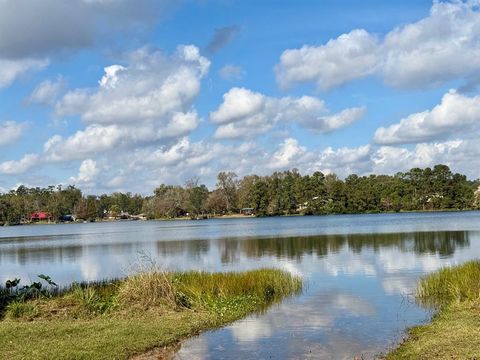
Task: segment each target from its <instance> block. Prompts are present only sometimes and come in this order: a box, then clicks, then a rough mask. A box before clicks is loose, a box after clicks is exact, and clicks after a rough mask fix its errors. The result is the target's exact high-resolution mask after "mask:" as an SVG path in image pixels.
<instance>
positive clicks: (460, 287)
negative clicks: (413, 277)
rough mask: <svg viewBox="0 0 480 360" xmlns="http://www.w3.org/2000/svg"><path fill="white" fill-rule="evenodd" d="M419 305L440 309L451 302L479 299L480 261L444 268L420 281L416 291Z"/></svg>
mask: <svg viewBox="0 0 480 360" xmlns="http://www.w3.org/2000/svg"><path fill="white" fill-rule="evenodd" d="M416 297H417V299H418V301H419V302H420V303H421V304H424V305H427V306H434V307H442V306H444V305H448V304H450V303H452V302H462V301H468V300H473V301H475V300H479V299H480V261H479V260H474V261H469V262H466V263H465V264H462V265H459V266H455V267H445V268H443V269H440V270H438V271H436V272H434V273H432V274H429V275H427V276H425V277H423V278H422V279H420V282H419V284H418V287H417V290H416Z"/></svg>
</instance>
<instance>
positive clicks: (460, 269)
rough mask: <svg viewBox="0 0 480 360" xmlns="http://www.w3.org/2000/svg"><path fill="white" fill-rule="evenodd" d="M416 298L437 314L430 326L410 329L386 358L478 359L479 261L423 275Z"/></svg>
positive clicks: (479, 340)
mask: <svg viewBox="0 0 480 360" xmlns="http://www.w3.org/2000/svg"><path fill="white" fill-rule="evenodd" d="M416 296H417V300H418V301H419V303H421V304H423V305H426V306H432V307H434V308H435V309H437V313H436V315H435V316H434V317H433V319H432V322H431V323H430V324H428V325H424V326H417V327H414V328H411V329H410V330H409V334H408V335H409V336H408V338H407V340H406V341H405V342H404V343H402V344H401V345H400V346H399V347H398V348H397V349H395V350H394V351H392V352H391V353H389V354H388V355H387V356H386V359H389V360H397V359H480V262H479V261H471V262H467V263H465V264H463V265H461V266H457V267H452V268H444V269H441V270H439V271H437V272H434V273H432V274H430V275H427V276H426V277H424V278H422V279H421V280H420V282H419V285H418V287H417V293H416Z"/></svg>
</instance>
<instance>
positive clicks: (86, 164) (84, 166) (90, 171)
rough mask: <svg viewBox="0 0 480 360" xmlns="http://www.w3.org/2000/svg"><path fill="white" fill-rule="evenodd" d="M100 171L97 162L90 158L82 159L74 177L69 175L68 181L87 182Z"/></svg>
mask: <svg viewBox="0 0 480 360" xmlns="http://www.w3.org/2000/svg"><path fill="white" fill-rule="evenodd" d="M99 173H100V169H99V168H98V167H97V162H96V161H95V160H92V159H87V160H84V161H82V163H81V164H80V168H79V170H78V175H77V176H76V177H71V178H70V181H72V182H74V183H77V184H78V183H89V182H91V181H93V180H94V179H95V177H96V176H97V175H98V174H99Z"/></svg>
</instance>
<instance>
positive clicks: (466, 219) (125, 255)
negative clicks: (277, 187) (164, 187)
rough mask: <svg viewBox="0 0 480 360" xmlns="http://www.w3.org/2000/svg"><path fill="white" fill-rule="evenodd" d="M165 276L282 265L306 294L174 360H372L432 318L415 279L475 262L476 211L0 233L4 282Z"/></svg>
mask: <svg viewBox="0 0 480 360" xmlns="http://www.w3.org/2000/svg"><path fill="white" fill-rule="evenodd" d="M144 257H149V258H151V259H153V260H155V261H156V262H157V263H158V264H160V265H162V266H163V267H164V268H165V269H178V270H183V269H203V270H208V271H222V270H246V269H253V268H257V267H278V268H282V269H285V270H287V271H290V272H292V273H294V274H298V275H300V276H302V277H303V278H304V279H305V281H306V284H307V286H306V290H305V291H304V293H303V294H302V295H300V296H297V297H294V298H290V299H288V300H286V301H285V302H283V303H282V304H280V305H276V306H274V307H273V308H271V309H270V310H269V311H268V312H267V313H266V314H263V315H255V316H250V317H248V318H247V319H244V320H241V321H238V322H236V323H234V324H232V325H231V326H228V327H225V328H223V329H220V330H217V331H211V332H207V333H205V334H203V335H201V336H199V337H196V338H193V339H191V340H188V341H186V342H185V343H184V344H182V347H181V349H180V351H179V352H178V353H177V355H176V358H177V359H278V358H288V359H352V358H353V356H354V355H355V354H356V355H361V354H364V356H365V357H366V358H372V357H374V356H375V354H379V353H380V352H382V351H385V350H386V349H387V348H388V347H389V346H392V345H394V344H395V343H396V342H397V341H398V340H399V339H400V338H401V336H402V334H403V331H404V330H405V328H406V327H408V326H412V325H415V324H418V323H421V322H423V321H426V320H427V319H428V317H429V313H428V312H427V311H426V310H424V309H421V308H419V307H417V306H416V305H415V304H414V302H413V301H412V298H411V296H409V294H411V293H412V291H413V289H414V287H415V284H416V281H417V279H418V277H419V276H421V275H422V274H425V273H427V272H430V271H433V270H435V269H438V268H439V267H442V266H445V265H453V264H459V263H462V262H464V261H466V260H468V259H472V258H480V212H465V213H422V214H388V215H353V216H346V215H345V216H343V215H342V216H325V217H289V218H265V219H255V218H245V219H218V220H205V221H169V222H162V221H158V222H157V221H152V222H117V223H93V224H72V225H38V226H23V227H2V228H0V281H1V282H4V281H5V280H7V279H9V278H14V277H20V278H22V279H24V280H27V279H32V280H33V279H35V276H36V275H37V274H40V273H45V274H48V275H50V276H51V277H52V278H53V279H54V280H55V281H57V282H59V283H61V284H67V283H70V282H72V281H79V280H96V279H103V278H109V277H119V276H125V275H128V274H129V273H130V272H131V271H134V270H135V269H136V268H137V269H138V266H139V263H140V264H141V263H142V261H144V260H142V259H143V258H144Z"/></svg>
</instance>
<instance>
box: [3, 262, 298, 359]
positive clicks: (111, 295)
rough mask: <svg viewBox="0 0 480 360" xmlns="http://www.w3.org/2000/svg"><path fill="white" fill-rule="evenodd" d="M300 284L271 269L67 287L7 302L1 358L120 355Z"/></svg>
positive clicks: (223, 318) (228, 316) (213, 323)
mask: <svg viewBox="0 0 480 360" xmlns="http://www.w3.org/2000/svg"><path fill="white" fill-rule="evenodd" d="M301 287H302V282H301V280H300V279H298V278H296V277H294V276H292V275H290V274H288V273H285V272H283V271H280V270H274V269H260V270H254V271H248V272H244V273H234V272H232V273H213V274H212V273H205V272H195V271H192V272H184V273H165V272H161V271H157V270H154V271H150V272H148V271H144V272H140V273H138V274H135V275H133V276H130V277H128V278H126V279H124V280H115V281H111V282H101V283H95V284H74V285H72V286H71V287H69V288H66V289H62V290H61V291H57V292H56V293H55V294H54V295H52V296H50V297H39V298H35V299H29V300H25V301H13V302H10V303H9V304H8V305H7V306H6V308H5V311H4V318H3V320H2V321H0V347H1V348H2V349H3V350H2V356H5V358H8V359H25V358H35V359H52V358H63V359H124V358H128V357H129V356H131V355H132V354H135V353H139V352H143V351H146V350H148V349H151V348H154V347H158V346H166V345H170V344H173V343H175V342H177V341H179V340H180V339H182V338H184V337H187V336H190V335H192V334H195V333H198V332H199V331H202V330H205V329H210V328H214V327H218V326H222V325H224V324H227V323H229V322H231V321H234V320H237V319H239V318H241V317H243V316H245V315H247V314H249V313H252V312H260V311H262V310H264V309H265V308H266V307H268V306H269V305H271V304H272V303H274V302H275V301H280V300H281V299H283V298H284V297H285V296H288V295H291V294H294V293H297V292H299V291H301ZM16 344H18V345H16ZM25 344H29V346H25Z"/></svg>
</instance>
